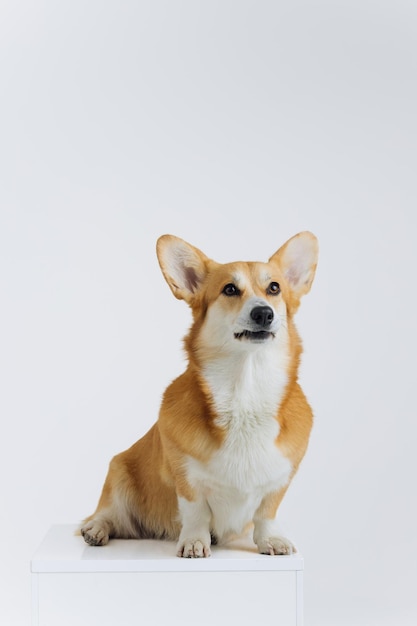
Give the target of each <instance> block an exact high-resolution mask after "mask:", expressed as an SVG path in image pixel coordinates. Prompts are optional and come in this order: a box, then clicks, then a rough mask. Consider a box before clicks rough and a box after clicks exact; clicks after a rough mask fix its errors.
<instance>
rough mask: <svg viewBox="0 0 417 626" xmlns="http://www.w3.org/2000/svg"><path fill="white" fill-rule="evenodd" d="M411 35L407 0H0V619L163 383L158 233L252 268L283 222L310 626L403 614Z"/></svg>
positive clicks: (414, 557) (176, 328) (410, 403)
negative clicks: (291, 295)
mask: <svg viewBox="0 0 417 626" xmlns="http://www.w3.org/2000/svg"><path fill="white" fill-rule="evenodd" d="M416 33H417V9H416V4H415V2H413V1H412V0H410V1H407V0H395V1H394V0H392V1H391V2H387V1H377V0H374V1H373V0H346V1H344V2H342V1H336V2H331V1H330V0H329V1H327V2H326V1H322V2H315V1H314V2H313V1H312V2H308V1H307V0H291V2H290V1H288V2H283V1H280V0H277V1H275V2H268V1H262V0H257V1H256V2H255V1H248V0H241V1H237V0H236V1H229V0H221V1H217V0H210V1H209V2H208V1H207V2H198V1H196V0H195V1H178V0H173V1H165V2H160V1H158V0H152V1H149V2H139V1H136V2H135V1H134V0H118V1H117V2H116V1H113V2H109V1H104V0H96V1H94V0H82V1H81V0H80V1H79V0H59V2H47V1H46V0H44V1H42V0H38V1H37V2H30V1H19V0H3V1H2V2H1V5H0V54H1V57H0V72H1V74H0V85H1V97H0V159H1V162H0V203H1V206H0V210H1V214H0V220H1V222H0V298H1V308H0V317H1V325H0V334H1V336H0V341H1V343H0V385H1V388H0V411H1V413H0V417H1V436H0V480H1V499H0V503H1V504H0V507H1V509H0V511H1V515H0V524H1V532H0V542H1V544H0V554H1V564H0V568H1V570H0V574H1V584H0V594H1V601H0V623H1V624H5V626H9V625H10V626H15V625H21V624H22V625H27V624H29V619H30V604H29V600H30V576H29V562H30V558H31V556H32V554H33V552H34V551H35V549H36V548H37V546H38V544H39V542H40V541H41V539H42V537H43V535H44V534H45V532H46V531H47V529H48V527H49V526H50V525H51V524H52V523H73V522H78V520H80V519H81V518H82V517H84V516H86V515H87V514H89V513H91V512H92V510H93V508H94V507H95V505H96V502H97V498H98V496H99V492H100V489H101V486H102V482H103V480H104V476H105V473H106V470H107V464H108V461H109V460H110V458H111V456H113V455H114V454H115V453H117V452H119V451H121V450H123V449H125V448H126V447H128V446H129V445H130V444H131V443H133V442H134V441H135V440H136V439H137V438H139V437H140V436H141V435H142V434H143V433H144V432H145V431H146V429H147V428H148V427H149V426H150V425H151V424H152V423H153V422H154V420H155V419H156V416H157V411H158V406H159V401H160V397H161V394H162V392H163V390H164V388H165V387H166V385H167V384H168V383H169V381H170V380H171V379H172V378H174V377H175V376H177V375H178V374H179V373H180V372H181V371H182V369H183V367H184V358H183V354H182V344H181V338H182V336H183V335H184V333H185V332H186V329H187V328H188V326H189V323H190V315H189V311H188V310H187V307H186V305H185V304H184V303H183V302H178V301H176V300H175V299H174V298H173V296H172V295H171V292H170V290H169V288H168V286H167V285H166V284H165V282H164V280H163V277H162V275H161V273H160V270H159V267H158V264H157V259H156V255H155V241H156V239H157V237H158V236H159V235H161V234H163V233H172V234H176V235H178V236H180V237H182V238H184V239H186V240H188V241H190V242H191V243H193V244H194V245H196V246H197V247H200V248H201V249H202V250H203V251H204V252H205V253H206V254H207V255H208V256H211V257H213V258H215V259H216V260H218V261H232V260H237V259H245V260H266V259H267V258H268V257H269V256H270V255H271V254H272V253H273V252H274V251H275V250H276V249H277V248H278V247H279V246H280V245H281V244H282V243H283V242H284V241H285V240H286V239H287V238H289V237H290V236H292V235H293V234H295V233H296V232H298V231H300V230H304V229H309V230H311V231H313V232H314V233H315V234H316V235H317V236H318V238H319V240H320V246H321V250H320V263H319V268H318V272H317V278H316V281H315V283H314V285H313V289H312V291H311V293H310V294H309V295H308V296H306V297H305V299H304V301H303V303H302V307H301V309H300V312H299V314H298V316H297V319H298V327H299V330H300V333H301V335H302V337H303V340H304V346H305V352H304V357H303V364H302V368H301V371H300V378H301V381H302V384H303V387H304V389H305V392H306V393H307V396H308V398H309V400H310V402H311V404H312V405H313V407H314V411H315V427H314V432H313V435H312V438H311V442H310V447H309V450H308V454H307V456H306V457H305V460H304V462H303V464H302V466H301V468H300V471H299V474H298V475H297V477H296V479H295V480H294V483H293V484H292V486H291V488H290V490H289V492H288V495H287V497H286V500H285V502H284V503H283V505H282V509H281V520H282V522H283V525H284V527H285V528H286V530H287V532H288V534H289V536H290V537H292V538H293V539H295V540H296V542H297V543H298V546H299V548H300V550H301V551H302V553H303V555H304V557H305V566H306V571H305V585H306V588H305V614H306V626H327V625H329V626H330V625H332V626H333V625H335V624H349V625H352V626H362V625H364V626H374V625H381V624H392V626H394V625H395V626H402V625H411V624H415V623H416V622H417V603H416V583H417V580H416V578H417V533H416V528H417V519H416V478H415V477H416V474H417V467H416V425H415V424H416V410H415V404H416V391H415V388H416V349H417V346H416V332H415V325H416V311H415V306H416V305H415V281H416V279H415V275H416V261H417V253H416V243H415V242H416V199H417V192H416V166H417V159H416V156H417V155H416V140H417V124H416V111H417V86H416V76H417V74H416V70H417V54H416V53H417V47H416ZM216 601H217V599H216V598H210V599H209V602H210V603H215V602H216ZM259 610H260V615H262V613H264V612H269V611H274V599H273V598H263V597H262V598H259Z"/></svg>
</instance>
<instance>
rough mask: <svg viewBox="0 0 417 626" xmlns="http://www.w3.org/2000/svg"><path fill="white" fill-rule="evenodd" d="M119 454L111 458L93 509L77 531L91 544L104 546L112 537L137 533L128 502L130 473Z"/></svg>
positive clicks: (135, 534)
mask: <svg viewBox="0 0 417 626" xmlns="http://www.w3.org/2000/svg"><path fill="white" fill-rule="evenodd" d="M121 457H122V455H119V456H118V457H115V458H114V459H112V461H111V463H110V467H109V472H108V474H107V477H106V480H105V483H104V486H103V490H102V493H101V496H100V500H99V503H98V506H97V509H96V511H95V512H94V513H93V515H90V516H89V517H87V518H86V519H85V520H84V523H83V525H82V526H81V528H80V532H81V534H82V536H83V537H84V540H85V542H86V543H88V544H89V545H91V546H104V545H106V543H108V541H109V539H110V538H111V537H118V538H121V539H128V538H132V537H137V536H138V524H137V521H135V515H133V511H132V506H131V504H132V503H131V504H130V505H129V501H130V500H131V498H129V492H130V489H129V483H130V479H129V475H128V473H127V471H126V468H125V466H124V463H123V461H122V458H121Z"/></svg>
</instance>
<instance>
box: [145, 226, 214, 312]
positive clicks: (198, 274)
mask: <svg viewBox="0 0 417 626" xmlns="http://www.w3.org/2000/svg"><path fill="white" fill-rule="evenodd" d="M156 252H157V255H158V261H159V265H160V266H161V270H162V273H163V275H164V277H165V280H166V281H167V283H168V285H169V287H170V288H171V291H172V293H173V294H174V296H175V297H176V298H178V299H179V300H185V301H186V302H187V303H188V304H191V303H192V302H193V300H194V297H195V294H196V293H197V291H198V289H199V287H200V285H201V284H202V282H203V281H204V279H205V277H206V274H207V266H208V263H209V262H210V259H209V258H208V257H206V255H205V254H203V253H202V252H201V251H200V250H198V249H197V248H194V246H192V245H190V244H189V243H187V242H186V241H184V240H183V239H180V238H179V237H174V236H173V235H162V237H159V239H158V241H157V244H156Z"/></svg>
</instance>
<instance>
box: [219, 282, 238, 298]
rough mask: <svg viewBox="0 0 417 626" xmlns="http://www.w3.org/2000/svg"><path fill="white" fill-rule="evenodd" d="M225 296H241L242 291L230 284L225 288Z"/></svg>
mask: <svg viewBox="0 0 417 626" xmlns="http://www.w3.org/2000/svg"><path fill="white" fill-rule="evenodd" d="M222 293H224V295H225V296H240V290H239V289H238V288H237V287H236V285H234V284H233V283H228V284H227V285H226V286H225V287H223V291H222Z"/></svg>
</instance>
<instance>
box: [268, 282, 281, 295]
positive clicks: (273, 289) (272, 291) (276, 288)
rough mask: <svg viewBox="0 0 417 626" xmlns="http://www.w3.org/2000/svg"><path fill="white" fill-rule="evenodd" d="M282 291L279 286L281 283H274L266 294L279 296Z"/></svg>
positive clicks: (269, 286)
mask: <svg viewBox="0 0 417 626" xmlns="http://www.w3.org/2000/svg"><path fill="white" fill-rule="evenodd" d="M280 291H281V287H280V286H279V283H276V282H272V283H270V284H269V285H268V288H267V290H266V293H267V294H268V295H270V296H277V295H278V294H279V293H280Z"/></svg>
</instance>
